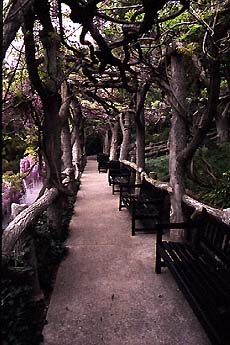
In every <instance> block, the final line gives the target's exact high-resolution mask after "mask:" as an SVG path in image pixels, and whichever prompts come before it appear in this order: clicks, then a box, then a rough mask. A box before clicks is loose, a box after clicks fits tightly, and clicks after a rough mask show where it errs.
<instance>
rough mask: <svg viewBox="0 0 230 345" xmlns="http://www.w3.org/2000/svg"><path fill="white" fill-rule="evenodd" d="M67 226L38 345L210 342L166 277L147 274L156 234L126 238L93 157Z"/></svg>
mask: <svg viewBox="0 0 230 345" xmlns="http://www.w3.org/2000/svg"><path fill="white" fill-rule="evenodd" d="M70 228H71V232H70V237H69V239H68V241H67V246H68V247H69V255H68V256H67V258H66V259H65V261H63V262H62V264H61V266H60V268H59V271H58V275H57V279H56V284H55V288H54V292H53V295H52V298H51V303H50V306H49V310H48V315H47V320H48V324H47V325H46V326H45V328H44V332H43V334H44V339H45V340H44V344H45V345H126V344H127V345H158V344H164V345H177V344H178V345H210V342H209V341H208V339H207V337H206V335H205V333H204V331H203V329H202V327H201V326H200V324H199V322H198V321H197V319H196V317H195V316H194V314H193V312H192V310H191V309H190V307H189V306H188V304H187V302H186V300H185V299H184V297H183V295H182V294H181V292H180V291H179V290H178V288H177V286H176V284H175V283H174V280H173V278H172V277H171V274H170V273H169V272H168V271H167V270H165V272H163V273H162V274H161V275H156V274H155V273H154V258H155V256H154V252H155V235H151V234H141V233H138V234H137V235H136V236H135V237H131V221H130V216H129V213H128V211H126V210H122V211H121V212H119V211H118V195H114V196H113V195H112V193H111V187H109V186H108V183H107V174H105V173H101V174H99V173H98V172H97V163H96V161H94V160H88V163H87V166H86V169H85V172H84V174H83V176H82V184H81V188H80V191H79V192H78V195H77V200H76V204H75V212H74V215H73V218H72V220H71V224H70Z"/></svg>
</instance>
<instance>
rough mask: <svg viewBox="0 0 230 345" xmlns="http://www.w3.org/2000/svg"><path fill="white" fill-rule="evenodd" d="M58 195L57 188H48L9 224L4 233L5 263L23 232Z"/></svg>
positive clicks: (3, 250) (3, 255) (3, 253)
mask: <svg viewBox="0 0 230 345" xmlns="http://www.w3.org/2000/svg"><path fill="white" fill-rule="evenodd" d="M57 195H58V190H57V189H56V188H51V189H49V190H46V192H45V193H44V195H43V196H42V197H41V198H39V199H38V200H37V201H35V202H34V203H33V204H31V205H30V206H29V207H28V208H26V209H25V210H23V211H22V212H20V213H19V214H18V215H17V216H16V217H15V218H14V220H13V221H12V222H11V223H10V224H9V225H8V226H7V228H6V229H5V230H4V232H3V234H2V257H3V262H4V263H7V261H8V260H9V258H10V254H11V252H12V250H13V248H14V246H15V243H16V242H17V240H18V239H19V238H20V237H21V235H22V233H23V232H24V231H26V230H27V229H28V227H29V226H30V225H32V224H33V222H34V220H35V219H36V217H38V216H39V215H40V214H41V213H42V212H43V211H44V210H45V209H47V207H48V206H49V205H50V204H51V203H52V202H53V201H54V200H55V198H56V197H57Z"/></svg>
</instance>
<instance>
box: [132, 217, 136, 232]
mask: <svg viewBox="0 0 230 345" xmlns="http://www.w3.org/2000/svg"><path fill="white" fill-rule="evenodd" d="M135 234H136V231H135V218H134V216H133V215H132V236H135Z"/></svg>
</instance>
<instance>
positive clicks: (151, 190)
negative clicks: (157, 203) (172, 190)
mask: <svg viewBox="0 0 230 345" xmlns="http://www.w3.org/2000/svg"><path fill="white" fill-rule="evenodd" d="M166 194H167V193H166V192H165V191H163V190H160V189H159V188H156V187H155V186H154V185H152V184H151V183H149V182H148V181H146V180H145V178H144V179H143V181H142V184H141V189H140V195H142V196H143V197H145V196H146V197H148V198H150V199H158V198H159V199H162V201H163V199H164V197H165V195H166Z"/></svg>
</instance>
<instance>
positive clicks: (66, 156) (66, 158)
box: [61, 119, 73, 170]
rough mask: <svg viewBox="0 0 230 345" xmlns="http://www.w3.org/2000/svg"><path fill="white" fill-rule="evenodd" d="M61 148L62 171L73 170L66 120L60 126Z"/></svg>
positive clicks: (67, 122) (69, 135)
mask: <svg viewBox="0 0 230 345" xmlns="http://www.w3.org/2000/svg"><path fill="white" fill-rule="evenodd" d="M61 147H62V163H63V168H64V170H65V169H73V164H72V146H71V134H70V128H69V121H68V119H67V120H66V121H65V123H64V124H63V126H62V132H61Z"/></svg>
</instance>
